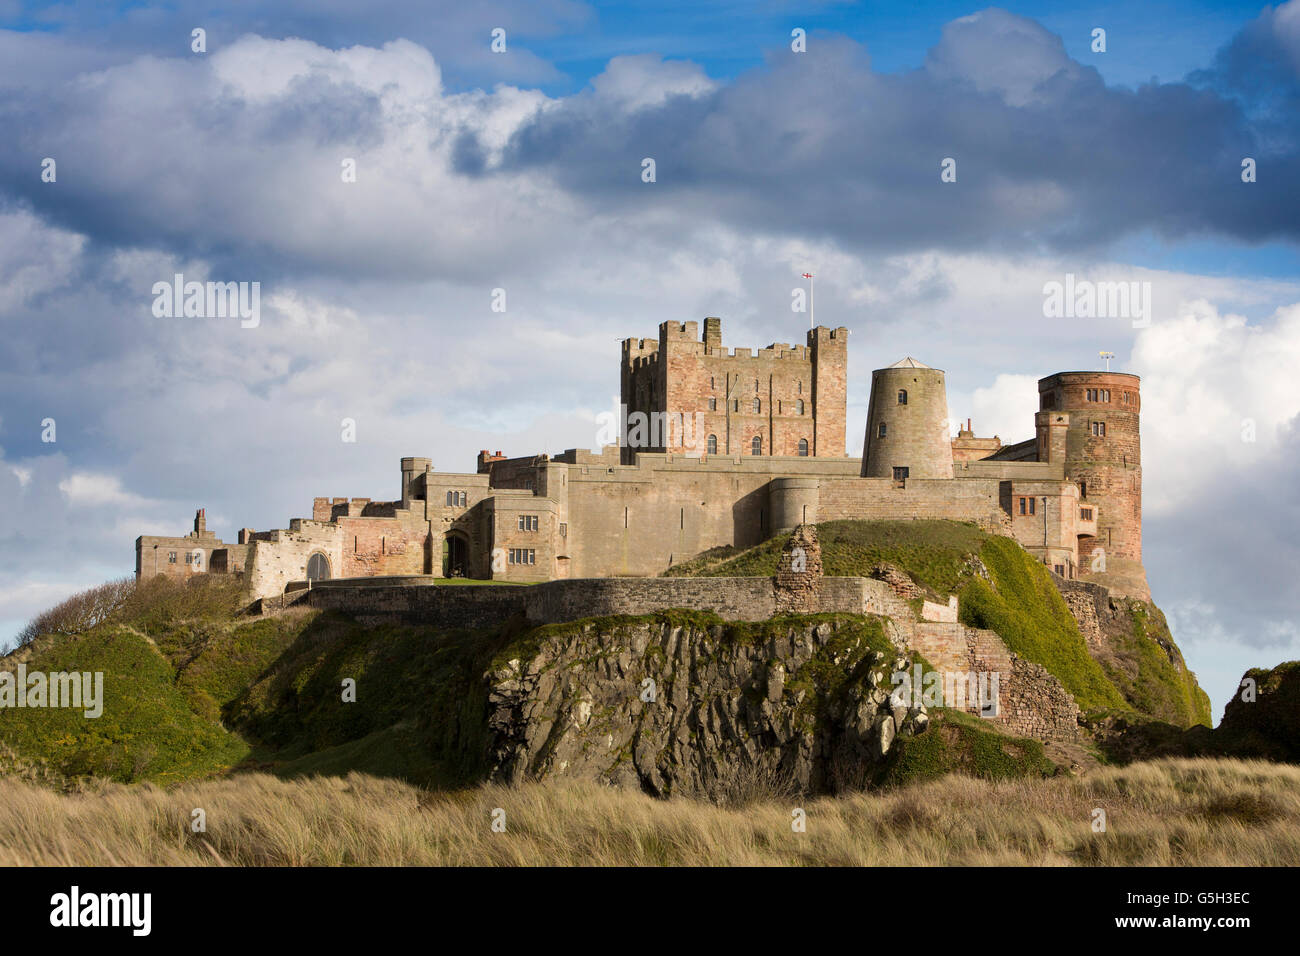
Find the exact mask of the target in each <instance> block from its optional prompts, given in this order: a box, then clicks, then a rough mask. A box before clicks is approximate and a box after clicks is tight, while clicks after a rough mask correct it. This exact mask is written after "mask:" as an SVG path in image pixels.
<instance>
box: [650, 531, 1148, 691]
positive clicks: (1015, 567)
mask: <svg viewBox="0 0 1300 956" xmlns="http://www.w3.org/2000/svg"><path fill="white" fill-rule="evenodd" d="M817 537H818V540H819V541H820V543H821V548H822V567H823V570H824V571H825V573H826V574H831V575H861V576H867V575H869V573H870V571H871V568H872V567H873V566H875V565H877V564H880V563H882V562H885V563H890V564H895V565H897V566H898V567H901V568H902V569H903V570H904V571H906V572H907V573H908V574H909V575H910V576H911V577H912V579H913V580H914V581H915V582H916V583H917V584H920V585H921V586H922V587H924V588H926V589H927V590H929V591H931V592H933V594H934V595H936V596H940V597H942V596H944V595H947V594H951V593H956V594H958V595H959V597H960V599H961V618H962V623H964V624H967V625H969V626H971V627H982V628H987V629H988V630H991V631H997V633H998V634H999V635H1000V636H1001V637H1002V639H1003V640H1004V641H1005V642H1006V644H1007V646H1008V647H1010V648H1011V650H1013V651H1015V652H1016V653H1017V654H1019V655H1020V656H1021V657H1024V658H1025V659H1026V660H1030V661H1034V662H1035V663H1037V664H1041V665H1042V666H1044V667H1046V668H1047V669H1048V670H1049V671H1051V672H1052V673H1053V674H1054V675H1055V676H1056V677H1057V678H1058V679H1059V680H1060V681H1061V683H1062V684H1064V685H1065V687H1066V689H1067V690H1069V691H1070V693H1072V694H1073V695H1074V696H1075V699H1076V700H1077V701H1078V702H1079V706H1080V708H1081V709H1083V710H1085V711H1087V710H1108V709H1115V710H1124V709H1127V705H1126V702H1125V700H1124V698H1123V697H1122V696H1121V694H1120V693H1119V691H1118V690H1117V689H1116V687H1115V686H1114V685H1113V684H1112V683H1111V682H1110V681H1108V680H1107V679H1106V674H1105V673H1104V672H1103V671H1102V669H1101V667H1100V665H1098V664H1097V662H1096V661H1094V660H1093V659H1092V657H1091V656H1090V655H1089V654H1088V650H1087V646H1086V645H1085V643H1084V640H1083V636H1082V635H1081V634H1080V633H1079V627H1078V624H1077V623H1076V622H1075V620H1074V617H1073V616H1072V615H1071V614H1070V610H1069V608H1067V607H1066V605H1065V601H1064V599H1063V598H1062V597H1061V595H1060V593H1059V592H1058V591H1057V590H1056V587H1055V586H1054V585H1053V584H1052V580H1051V577H1050V575H1049V574H1048V571H1047V569H1046V568H1045V567H1043V566H1042V565H1041V564H1040V563H1039V562H1037V561H1035V560H1034V559H1033V558H1032V557H1030V556H1029V554H1028V553H1027V552H1025V550H1024V549H1023V548H1021V547H1020V546H1019V545H1018V544H1016V543H1015V542H1014V541H1012V540H1011V539H1010V538H1003V537H998V536H996V535H988V534H985V533H984V532H982V531H980V530H979V529H978V528H976V527H975V526H974V525H970V524H963V523H959V522H953V521H828V522H825V523H824V524H820V525H818V526H817ZM785 540H786V539H785V537H779V538H773V539H772V540H770V541H766V542H764V543H763V544H760V545H758V546H756V547H754V548H751V549H750V550H748V551H745V552H741V553H739V554H729V555H720V554H718V553H716V552H714V553H713V554H712V556H711V557H710V556H701V559H699V560H698V561H696V562H687V563H684V564H682V565H679V566H678V567H677V568H676V569H674V573H675V574H677V575H692V574H698V575H701V576H707V577H725V576H733V575H734V576H746V575H768V574H775V573H776V567H777V562H778V561H779V560H780V556H781V548H782V546H783V545H784V544H785ZM976 558H978V559H979V560H980V561H981V562H983V564H984V566H985V567H986V568H987V569H988V572H989V575H990V577H991V579H992V581H991V583H990V582H986V581H984V580H983V579H982V578H980V577H979V576H978V575H977V574H976V573H975V572H974V559H976Z"/></svg>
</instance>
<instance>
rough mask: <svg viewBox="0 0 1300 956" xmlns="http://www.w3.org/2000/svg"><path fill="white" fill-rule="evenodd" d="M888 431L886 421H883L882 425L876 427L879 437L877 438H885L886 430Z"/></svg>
mask: <svg viewBox="0 0 1300 956" xmlns="http://www.w3.org/2000/svg"><path fill="white" fill-rule="evenodd" d="M886 431H887V429H886V428H885V423H884V422H881V423H880V427H879V428H877V429H876V437H877V438H884V437H885V432H886Z"/></svg>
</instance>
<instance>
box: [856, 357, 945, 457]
mask: <svg viewBox="0 0 1300 956" xmlns="http://www.w3.org/2000/svg"><path fill="white" fill-rule="evenodd" d="M862 477H864V478H893V479H895V480H900V479H905V478H951V477H952V439H951V436H950V435H949V431H948V391H947V386H946V385H945V384H944V377H943V372H942V371H940V370H939V369H937V368H930V366H928V365H925V364H924V363H922V362H918V361H917V360H916V359H914V358H905V359H902V360H901V361H898V362H895V363H894V364H893V365H891V366H889V367H888V368H879V369H876V370H875V371H874V372H872V373H871V405H870V408H869V409H868V411H867V435H866V439H865V441H864V442H863V446H862Z"/></svg>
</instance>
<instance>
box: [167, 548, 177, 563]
mask: <svg viewBox="0 0 1300 956" xmlns="http://www.w3.org/2000/svg"><path fill="white" fill-rule="evenodd" d="M167 563H168V564H175V563H176V552H175V551H168V552H167Z"/></svg>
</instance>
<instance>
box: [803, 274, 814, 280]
mask: <svg viewBox="0 0 1300 956" xmlns="http://www.w3.org/2000/svg"><path fill="white" fill-rule="evenodd" d="M803 277H804V278H805V279H811V278H812V277H813V274H812V273H811V272H805V273H803Z"/></svg>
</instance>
